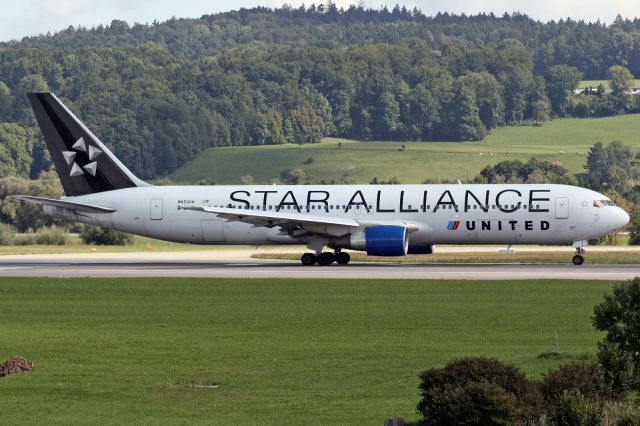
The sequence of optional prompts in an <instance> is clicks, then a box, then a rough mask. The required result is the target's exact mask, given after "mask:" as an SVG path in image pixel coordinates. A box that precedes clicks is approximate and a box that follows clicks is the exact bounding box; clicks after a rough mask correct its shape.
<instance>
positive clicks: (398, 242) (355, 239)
mask: <svg viewBox="0 0 640 426" xmlns="http://www.w3.org/2000/svg"><path fill="white" fill-rule="evenodd" d="M333 245H334V246H335V247H339V248H348V249H353V250H361V251H366V252H367V254H368V255H369V256H404V255H406V254H407V252H408V251H409V238H408V232H407V227H406V226H398V225H382V226H371V227H369V228H365V229H364V231H358V232H354V233H352V234H349V235H345V236H343V237H340V238H337V239H336V240H335V241H334V242H333Z"/></svg>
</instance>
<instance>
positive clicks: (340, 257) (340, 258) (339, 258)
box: [336, 251, 351, 265]
mask: <svg viewBox="0 0 640 426" xmlns="http://www.w3.org/2000/svg"><path fill="white" fill-rule="evenodd" d="M350 260H351V256H349V253H346V252H344V251H341V252H339V253H336V262H337V263H338V265H346V264H347V263H349V261H350Z"/></svg>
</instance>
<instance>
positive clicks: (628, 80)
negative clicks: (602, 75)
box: [608, 65, 634, 112]
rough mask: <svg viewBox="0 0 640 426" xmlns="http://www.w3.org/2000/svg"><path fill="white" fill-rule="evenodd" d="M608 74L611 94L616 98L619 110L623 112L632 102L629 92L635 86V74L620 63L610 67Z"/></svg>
mask: <svg viewBox="0 0 640 426" xmlns="http://www.w3.org/2000/svg"><path fill="white" fill-rule="evenodd" d="M608 74H609V85H610V86H611V96H613V98H614V99H615V104H616V107H617V109H618V112H623V111H625V110H627V109H628V108H629V104H630V102H631V95H630V93H629V92H630V91H631V88H632V87H633V81H634V79H633V75H632V74H631V73H630V72H629V70H628V69H627V68H625V67H623V66H620V65H614V66H612V67H611V68H609V73H608Z"/></svg>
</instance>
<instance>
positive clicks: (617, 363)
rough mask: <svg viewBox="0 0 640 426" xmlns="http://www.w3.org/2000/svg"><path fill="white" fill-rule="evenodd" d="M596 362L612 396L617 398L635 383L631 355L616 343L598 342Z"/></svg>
mask: <svg viewBox="0 0 640 426" xmlns="http://www.w3.org/2000/svg"><path fill="white" fill-rule="evenodd" d="M598 364H599V365H600V370H601V372H602V378H603V380H604V383H605V384H606V386H607V387H608V388H609V390H610V392H611V396H612V397H613V398H619V397H621V396H622V395H624V394H626V392H627V391H629V390H630V389H632V388H633V387H634V386H635V385H636V384H637V383H636V380H635V379H634V377H633V356H632V355H631V354H630V353H629V352H625V351H622V350H620V349H619V348H618V347H617V346H616V345H614V344H611V343H607V342H599V343H598Z"/></svg>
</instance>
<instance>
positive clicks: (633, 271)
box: [0, 251, 640, 280]
mask: <svg viewBox="0 0 640 426" xmlns="http://www.w3.org/2000/svg"><path fill="white" fill-rule="evenodd" d="M210 257H212V258H211V259H206V258H203V257H202V256H200V255H199V254H198V253H188V252H184V253H163V254H157V253H142V254H139V253H128V254H98V255H85V254H83V255H78V254H76V255H27V256H4V257H0V276H23V277H27V276H29V277H55V278H65V277H216V278H305V279H306V278H324V279H330V278H358V279H367V278H378V279H384V278H387V279H389V278H396V279H398V278H399V279H469V280H476V279H505V280H506V279H556V278H563V279H585V280H586V279H589V280H591V279H602V280H625V279H630V278H633V277H634V276H638V275H640V264H637V265H595V264H588V263H585V264H584V265H582V266H574V265H572V264H566V265H562V264H554V265H531V264H421V265H418V264H400V263H352V264H350V265H347V266H338V265H332V266H313V267H305V266H302V265H301V264H300V263H298V262H296V261H288V260H267V259H253V258H251V257H250V256H249V255H248V254H247V253H245V252H241V251H239V252H224V253H218V254H217V255H214V256H210Z"/></svg>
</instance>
